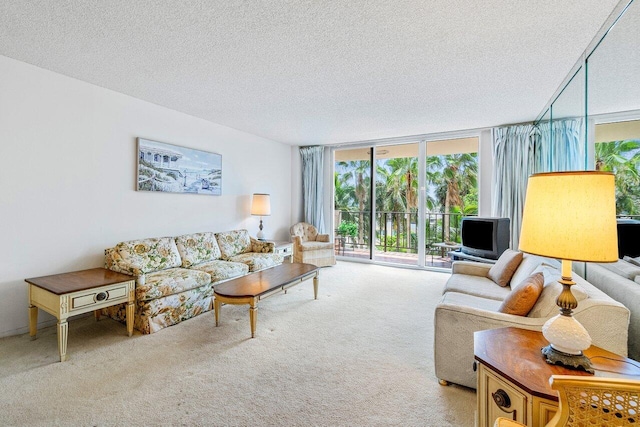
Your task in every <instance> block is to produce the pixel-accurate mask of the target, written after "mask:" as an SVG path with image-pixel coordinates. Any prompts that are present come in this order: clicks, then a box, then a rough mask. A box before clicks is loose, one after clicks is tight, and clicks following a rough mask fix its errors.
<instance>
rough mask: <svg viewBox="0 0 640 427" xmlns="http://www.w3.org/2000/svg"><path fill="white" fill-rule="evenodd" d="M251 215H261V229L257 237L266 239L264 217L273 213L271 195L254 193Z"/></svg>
mask: <svg viewBox="0 0 640 427" xmlns="http://www.w3.org/2000/svg"><path fill="white" fill-rule="evenodd" d="M251 215H256V216H259V217H260V231H258V234H257V235H256V237H257V238H258V240H264V233H263V232H262V217H263V216H269V215H271V196H269V195H268V194H264V193H254V194H253V199H252V201H251Z"/></svg>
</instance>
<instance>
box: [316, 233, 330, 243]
mask: <svg viewBox="0 0 640 427" xmlns="http://www.w3.org/2000/svg"><path fill="white" fill-rule="evenodd" d="M330 241H331V240H329V235H328V234H318V235H317V236H316V242H325V243H328V242H330Z"/></svg>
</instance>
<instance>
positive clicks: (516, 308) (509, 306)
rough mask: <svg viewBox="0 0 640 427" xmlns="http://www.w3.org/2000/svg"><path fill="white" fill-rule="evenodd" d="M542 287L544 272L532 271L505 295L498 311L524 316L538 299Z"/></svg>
mask: <svg viewBox="0 0 640 427" xmlns="http://www.w3.org/2000/svg"><path fill="white" fill-rule="evenodd" d="M543 287H544V274H542V273H533V274H532V275H531V276H529V277H527V278H526V279H524V281H523V283H519V284H518V286H517V288H516V289H514V290H512V291H511V292H510V293H509V295H507V297H506V298H505V299H504V301H502V304H501V305H500V308H498V311H499V312H500V313H506V314H515V315H516V316H526V315H527V314H529V312H530V311H531V309H532V308H533V306H534V305H535V304H536V302H537V301H538V297H540V294H541V293H542V288H543Z"/></svg>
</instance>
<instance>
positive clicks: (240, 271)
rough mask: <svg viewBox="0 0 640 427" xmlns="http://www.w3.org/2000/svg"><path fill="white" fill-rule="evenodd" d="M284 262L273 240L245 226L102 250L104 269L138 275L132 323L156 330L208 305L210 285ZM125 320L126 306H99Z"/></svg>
mask: <svg viewBox="0 0 640 427" xmlns="http://www.w3.org/2000/svg"><path fill="white" fill-rule="evenodd" d="M281 263H282V256H280V255H278V254H275V253H274V244H273V243H271V242H262V241H259V240H256V239H253V238H252V237H250V236H249V232H248V231H247V230H233V231H226V232H222V233H212V232H206V233H194V234H187V235H183V236H178V237H160V238H149V239H141V240H130V241H126V242H120V243H118V244H117V245H116V246H115V247H113V248H109V249H106V250H105V268H107V269H110V270H114V271H118V272H120V273H125V274H129V275H132V276H135V277H136V290H135V292H136V311H135V318H134V327H135V328H136V329H137V330H139V331H140V332H142V333H143V334H149V333H153V332H157V331H159V330H160V329H162V328H165V327H167V326H171V325H174V324H176V323H179V322H181V321H183V320H186V319H189V318H191V317H194V316H196V315H198V314H200V313H204V312H206V311H209V310H211V308H212V306H213V304H212V297H213V287H214V286H215V285H216V284H218V283H221V282H223V281H226V280H229V279H232V278H235V277H239V276H242V275H245V274H248V273H249V272H253V271H258V270H262V269H264V268H269V267H273V266H276V265H278V264H281ZM102 312H103V314H105V315H107V316H110V317H112V318H114V319H116V320H119V321H122V322H124V321H125V319H126V317H125V316H126V312H125V307H124V305H122V306H113V307H109V308H106V309H103V311H102Z"/></svg>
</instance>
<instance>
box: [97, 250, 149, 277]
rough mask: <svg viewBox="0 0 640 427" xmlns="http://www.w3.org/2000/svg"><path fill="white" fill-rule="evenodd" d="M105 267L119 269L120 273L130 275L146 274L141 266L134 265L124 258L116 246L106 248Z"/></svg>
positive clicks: (113, 269)
mask: <svg viewBox="0 0 640 427" xmlns="http://www.w3.org/2000/svg"><path fill="white" fill-rule="evenodd" d="M104 268H106V269H107V270H112V271H117V272H118V273H122V274H128V275H129V276H136V277H140V276H144V274H143V273H142V271H140V269H139V268H137V267H134V266H132V265H131V264H129V263H128V262H126V261H125V260H123V259H122V257H121V256H120V254H119V253H118V251H117V250H116V249H115V248H109V249H105V250H104Z"/></svg>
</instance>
